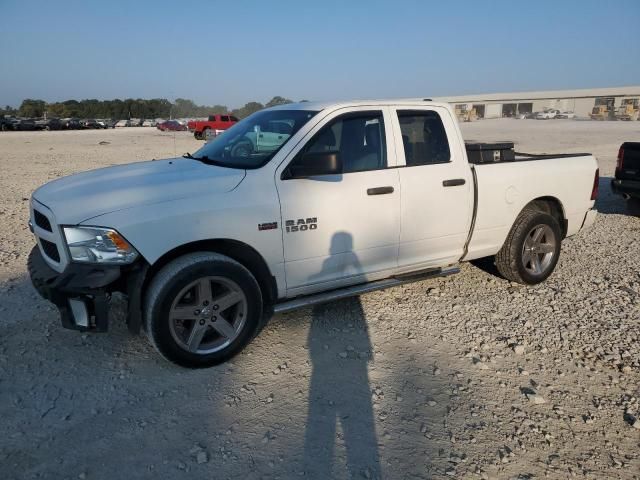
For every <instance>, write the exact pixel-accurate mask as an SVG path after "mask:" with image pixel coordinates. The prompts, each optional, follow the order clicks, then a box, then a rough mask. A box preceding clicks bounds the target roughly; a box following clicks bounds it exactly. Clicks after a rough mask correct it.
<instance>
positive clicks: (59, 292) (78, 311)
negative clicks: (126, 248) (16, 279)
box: [28, 246, 121, 332]
mask: <svg viewBox="0 0 640 480" xmlns="http://www.w3.org/2000/svg"><path fill="white" fill-rule="evenodd" d="M28 268H29V276H30V277H31V283H32V284H33V286H34V288H35V289H36V290H37V291H38V293H39V294H40V295H41V296H42V297H43V298H44V299H46V300H49V301H50V302H51V303H53V304H54V305H55V306H56V307H58V310H59V311H60V320H61V322H62V326H63V327H65V328H69V329H72V330H80V331H95V332H106V331H107V328H108V323H109V294H110V292H111V291H113V290H114V288H110V287H112V286H113V285H114V283H116V282H118V280H119V279H120V277H121V268H120V267H119V266H101V265H83V264H76V263H71V264H69V266H68V267H67V268H66V269H65V270H64V271H63V272H62V273H58V272H56V271H55V270H53V269H52V268H51V267H49V265H47V263H46V262H45V260H44V258H42V254H41V253H40V249H39V248H38V247H37V246H36V247H34V248H33V250H31V253H30V254H29V260H28Z"/></svg>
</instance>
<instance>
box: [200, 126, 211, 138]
mask: <svg viewBox="0 0 640 480" xmlns="http://www.w3.org/2000/svg"><path fill="white" fill-rule="evenodd" d="M207 130H209V128H203V129H202V132H201V133H200V140H206V139H207Z"/></svg>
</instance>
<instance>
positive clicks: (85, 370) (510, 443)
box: [0, 119, 640, 480]
mask: <svg viewBox="0 0 640 480" xmlns="http://www.w3.org/2000/svg"><path fill="white" fill-rule="evenodd" d="M462 128H463V130H464V133H465V137H466V138H469V139H478V140H496V139H498V140H499V139H504V138H507V139H513V140H515V141H516V142H517V144H518V149H519V150H522V151H532V152H542V151H545V152H576V151H590V152H594V153H595V154H596V155H597V156H598V158H599V162H600V172H601V175H602V177H603V179H602V182H601V196H600V199H599V201H598V209H599V210H600V211H601V212H603V214H602V215H600V216H599V217H598V220H597V222H596V224H595V225H594V226H593V227H592V228H591V229H590V230H589V231H586V232H582V233H581V234H579V235H578V236H576V237H574V238H571V239H568V240H567V241H565V242H564V243H563V248H562V254H561V257H560V262H559V264H558V268H557V270H556V272H555V273H554V275H553V276H552V277H551V278H550V279H549V280H548V281H547V282H545V283H544V284H542V285H538V286H535V287H523V286H519V285H515V284H510V283H509V282H506V281H504V280H502V279H500V278H498V277H496V276H495V274H494V271H493V268H492V265H491V263H490V262H476V263H475V264H473V265H472V264H465V265H464V266H463V268H462V272H461V273H460V274H459V275H456V276H453V277H447V278H443V279H435V280H430V281H424V282H419V283H414V284H411V285H408V286H403V287H399V288H394V289H390V290H387V291H382V292H376V293H371V294H368V295H365V296H363V297H360V298H359V299H351V300H347V301H342V302H337V303H334V304H330V305H327V306H322V307H316V308H313V309H307V310H302V311H298V312H295V313H289V314H285V315H278V316H276V317H274V318H273V319H272V320H271V322H270V323H269V324H268V325H267V327H266V328H265V329H264V331H263V332H262V333H261V335H260V336H259V337H258V338H257V339H256V340H255V341H254V342H253V343H252V344H251V345H250V346H249V347H248V348H247V349H246V350H245V351H244V352H243V353H242V354H241V355H239V356H238V357H236V358H235V359H234V361H233V362H230V363H227V364H225V365H222V366H219V367H216V368H212V369H208V370H200V371H190V370H185V369H181V368H178V367H175V366H173V365H171V364H169V363H167V362H165V361H163V360H162V359H161V358H160V357H159V356H158V355H157V354H156V353H155V352H154V351H153V350H152V349H151V348H150V346H149V345H148V343H147V342H146V340H145V339H144V337H134V336H130V335H129V334H128V333H127V332H126V328H125V327H124V324H123V322H122V320H123V312H124V310H123V309H124V305H123V302H121V301H118V300H117V299H115V300H114V302H113V304H114V311H113V317H114V318H113V321H112V328H111V331H110V332H109V333H108V334H96V335H87V334H79V333H77V332H72V331H68V330H63V329H62V328H61V326H60V325H59V321H58V315H57V312H56V310H55V309H54V308H52V306H51V305H49V304H48V303H47V302H45V301H43V300H41V299H40V298H39V297H38V296H37V294H36V293H35V291H34V290H33V289H32V287H31V285H30V283H29V281H28V278H27V276H26V269H25V264H26V258H27V254H28V252H29V250H30V248H31V246H32V245H33V239H32V237H31V234H30V233H29V231H28V229H27V227H26V221H27V218H28V198H29V196H30V194H31V192H32V190H33V189H34V188H36V187H37V186H39V185H40V184H42V183H44V182H46V181H48V180H51V179H53V178H56V177H59V176H61V175H67V174H70V173H73V172H77V171H82V170H87V169H91V168H95V167H99V166H106V165H112V164H117V163H125V162H130V161H133V160H140V159H148V158H153V157H156V158H162V157H167V156H172V155H174V153H178V154H180V153H182V152H185V151H192V152H193V151H195V150H196V149H197V147H198V145H199V143H198V142H196V141H194V140H193V139H192V137H191V136H190V135H188V134H186V133H180V134H175V135H174V134H168V133H167V134H163V133H160V132H158V131H156V130H155V129H123V130H109V131H87V132H34V133H27V132H24V133H23V132H9V133H3V134H0V166H1V168H2V172H3V174H2V176H1V177H0V220H1V221H2V225H3V228H2V230H0V418H2V422H0V477H2V478H3V479H8V480H9V479H23V478H27V479H31V478H51V479H63V478H70V479H76V478H80V479H115V478H158V479H179V478H215V479H219V478H220V479H222V478H232V479H235V478H239V479H245V478H294V477H295V478H297V477H302V476H306V477H308V478H318V479H327V478H402V479H405V478H416V479H417V478H474V479H475V478H495V479H503V478H520V479H530V478H539V477H547V478H562V479H564V478H570V477H573V476H575V477H582V478H590V479H607V478H612V479H613V478H615V479H619V478H622V479H632V478H635V479H637V478H640V420H636V417H640V347H639V344H638V340H639V337H640V268H639V267H640V255H639V252H640V241H639V238H640V236H639V234H638V232H640V218H638V217H636V216H633V215H630V214H629V212H628V211H627V209H626V207H625V204H624V202H623V201H622V200H621V199H620V198H619V197H614V196H612V195H611V193H610V190H609V187H608V183H609V178H608V177H611V176H612V174H613V170H614V167H615V155H616V153H617V149H618V146H619V144H620V143H621V142H622V141H624V140H632V139H638V138H640V137H639V134H640V122H633V123H622V122H612V123H609V122H603V123H600V122H586V121H583V122H581V121H563V120H554V121H535V120H522V121H518V120H508V119H505V120H484V121H479V122H474V123H471V124H464V125H463V127H462ZM101 142H102V143H101ZM105 142H106V143H105ZM568 188H569V187H568ZM634 422H635V423H634Z"/></svg>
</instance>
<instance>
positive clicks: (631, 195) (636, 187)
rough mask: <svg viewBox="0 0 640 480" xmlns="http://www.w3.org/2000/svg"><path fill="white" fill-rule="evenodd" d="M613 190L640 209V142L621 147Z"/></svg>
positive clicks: (628, 143) (612, 182)
mask: <svg viewBox="0 0 640 480" xmlns="http://www.w3.org/2000/svg"><path fill="white" fill-rule="evenodd" d="M611 190H613V192H614V193H617V194H618V195H622V196H623V197H624V198H625V199H626V200H627V201H629V203H630V204H633V206H634V207H635V208H639V209H640V142H625V143H623V144H622V146H621V147H620V150H619V151H618V162H617V164H616V172H615V178H614V179H613V180H611Z"/></svg>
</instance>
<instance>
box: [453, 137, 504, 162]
mask: <svg viewBox="0 0 640 480" xmlns="http://www.w3.org/2000/svg"><path fill="white" fill-rule="evenodd" d="M465 147H466V149H467V157H468V159H469V162H471V163H496V162H513V161H514V160H515V158H516V157H515V152H514V150H513V142H493V143H486V142H474V141H467V142H465Z"/></svg>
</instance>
